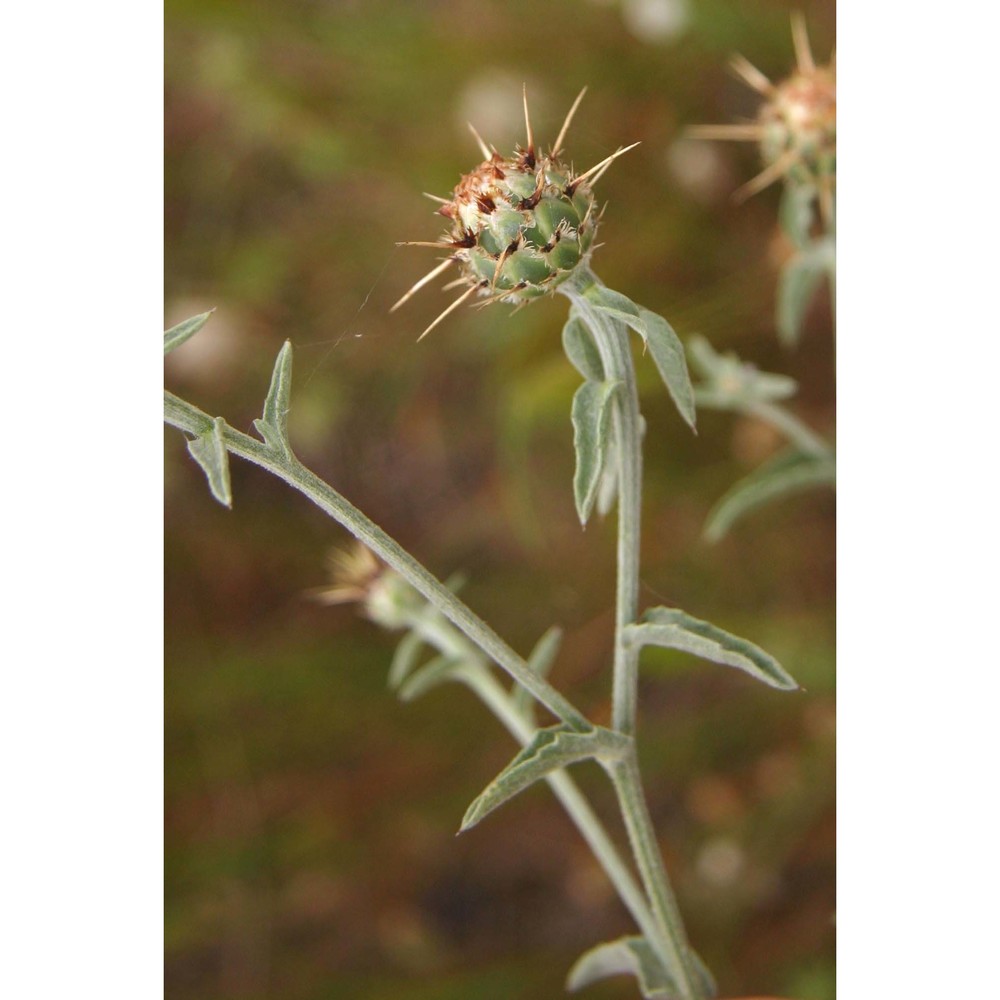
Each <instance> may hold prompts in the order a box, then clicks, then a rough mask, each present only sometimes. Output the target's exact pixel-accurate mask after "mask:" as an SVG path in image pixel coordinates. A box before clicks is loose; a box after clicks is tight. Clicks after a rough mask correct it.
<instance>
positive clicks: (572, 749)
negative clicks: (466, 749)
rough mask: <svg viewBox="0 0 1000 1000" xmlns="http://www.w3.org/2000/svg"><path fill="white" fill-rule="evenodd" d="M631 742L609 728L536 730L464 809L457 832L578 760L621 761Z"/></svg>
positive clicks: (560, 726) (468, 827) (566, 727)
mask: <svg viewBox="0 0 1000 1000" xmlns="http://www.w3.org/2000/svg"><path fill="white" fill-rule="evenodd" d="M630 745H631V741H630V739H629V737H627V736H622V735H621V733H614V732H612V731H611V730H609V729H602V728H596V727H595V728H592V729H590V730H588V731H586V732H579V731H577V730H575V729H570V728H569V727H568V726H566V725H559V726H552V727H550V728H548V729H539V730H538V732H537V733H535V736H534V738H533V739H532V741H531V742H530V743H529V744H528V745H527V746H525V747H524V749H523V750H521V752H520V753H519V754H518V755H517V756H516V757H515V758H514V759H513V760H512V761H511V762H510V763H509V764H508V765H507V767H505V768H504V769H503V771H501V772H500V774H499V775H498V776H497V777H496V778H494V779H493V781H492V782H491V783H490V784H489V785H488V786H487V787H486V789H485V790H484V791H483V792H482V793H481V794H480V795H479V797H478V798H477V799H476V800H475V801H474V802H473V803H472V805H471V806H469V808H468V810H466V813H465V818H464V819H463V820H462V827H461V831H460V832H464V831H465V830H469V829H471V828H472V827H474V826H475V825H476V824H477V823H478V822H479V821H480V820H481V819H483V818H484V817H485V816H488V815H489V814H490V813H491V812H493V810H494V809H496V808H497V807H498V806H501V805H503V803H504V802H506V801H507V800H508V799H511V798H513V797H514V796H515V795H517V793H518V792H521V791H524V789H525V788H527V787H528V786H529V785H533V784H534V783H535V782H536V781H538V780H539V778H544V777H545V776H546V775H549V774H551V773H552V772H553V771H558V770H559V769H560V768H563V767H567V766H568V765H570V764H576V763H578V762H579V761H581V760H591V759H593V760H599V761H602V762H608V763H610V762H612V761H615V760H619V759H621V757H622V755H623V754H624V753H626V751H627V750H628V748H629V746H630Z"/></svg>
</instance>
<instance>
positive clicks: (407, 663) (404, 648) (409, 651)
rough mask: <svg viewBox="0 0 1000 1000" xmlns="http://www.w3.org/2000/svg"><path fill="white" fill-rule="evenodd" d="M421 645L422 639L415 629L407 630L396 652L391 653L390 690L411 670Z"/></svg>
mask: <svg viewBox="0 0 1000 1000" xmlns="http://www.w3.org/2000/svg"><path fill="white" fill-rule="evenodd" d="M423 645H424V641H423V639H422V638H421V637H420V633H419V632H416V631H411V632H407V633H406V635H404V636H403V638H402V639H401V640H400V641H399V645H398V646H397V647H396V652H395V653H393V654H392V663H391V664H390V666H389V688H390V690H393V691H395V690H396V689H397V688H398V687H399V685H400V684H402V683H403V681H405V680H406V678H407V677H408V676H409V675H410V673H411V672H412V671H413V668H414V667H415V666H416V665H417V660H418V659H419V657H420V651H421V649H423Z"/></svg>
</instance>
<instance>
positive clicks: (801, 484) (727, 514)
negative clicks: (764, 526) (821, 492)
mask: <svg viewBox="0 0 1000 1000" xmlns="http://www.w3.org/2000/svg"><path fill="white" fill-rule="evenodd" d="M836 482H837V466H836V463H835V462H834V460H833V458H832V457H830V456H823V455H811V454H807V453H805V452H801V451H799V450H798V449H796V448H791V449H786V450H785V451H782V452H779V453H778V454H777V455H775V456H774V457H773V458H771V459H769V460H768V461H767V462H765V463H764V464H763V465H762V466H760V468H758V469H754V471H753V472H751V473H750V474H749V475H748V476H744V477H743V479H740V480H739V481H738V482H736V483H734V484H733V485H732V486H731V487H730V488H729V489H728V490H727V491H726V493H724V494H723V495H722V497H721V498H720V499H719V501H718V502H717V503H716V504H715V506H714V507H713V508H712V509H711V510H710V511H709V514H708V518H707V519H706V521H705V538H706V539H707V540H708V541H710V542H717V541H719V540H720V539H722V538H724V537H725V535H726V533H727V532H728V531H729V529H730V528H731V527H732V526H733V525H734V524H735V523H736V522H737V521H738V520H739V519H740V518H742V517H743V516H744V515H745V514H748V513H750V512H751V511H753V510H755V509H756V508H758V507H762V506H763V505H765V504H767V503H770V502H771V501H772V500H778V499H781V498H782V497H786V496H791V495H793V494H796V493H801V492H804V491H806V490H811V489H813V488H815V487H817V486H834V485H835V484H836Z"/></svg>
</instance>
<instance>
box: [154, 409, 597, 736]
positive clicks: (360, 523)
mask: <svg viewBox="0 0 1000 1000" xmlns="http://www.w3.org/2000/svg"><path fill="white" fill-rule="evenodd" d="M164 420H165V421H166V422H167V423H168V424H170V425H171V426H173V427H177V428H178V429H180V430H182V431H185V432H187V433H188V434H191V435H193V436H195V437H197V436H198V435H200V434H204V433H205V432H206V431H210V430H211V428H212V425H213V422H212V418H211V417H210V416H209V415H208V414H207V413H204V412H203V411H202V410H199V409H198V408H197V407H196V406H192V405H191V404H190V403H188V402H186V401H185V400H183V399H180V398H179V397H177V396H175V395H173V393H170V392H165V393H164ZM223 443H224V444H225V446H226V449H227V451H229V452H231V453H232V454H234V455H237V456H239V457H240V458H245V459H247V461H250V462H253V463H255V464H256V465H259V466H260V467H261V468H263V469H266V470H267V471H268V472H270V473H272V474H273V475H275V476H277V477H278V478H279V479H283V480H284V481H285V482H286V483H288V484H289V485H290V486H292V487H294V488H295V489H297V490H298V491H299V492H300V493H304V494H305V495H306V496H307V497H308V498H309V499H310V500H312V502H313V503H314V504H316V506H317V507H319V508H320V509H321V510H324V511H326V512H327V513H328V514H329V515H330V516H331V517H332V518H333V519H334V520H335V521H337V522H338V523H339V524H341V525H343V526H344V527H345V528H346V529H347V530H348V531H349V532H351V534H352V535H354V536H355V537H356V538H358V539H359V540H360V541H362V542H364V544H365V545H367V546H368V548H370V549H371V550H372V552H374V553H375V555H377V556H378V557H379V558H380V559H381V560H382V561H383V562H385V563H386V564H387V565H389V566H391V567H392V568H393V569H394V570H396V572H397V573H399V575H400V576H401V577H403V579H405V580H406V581H407V582H408V583H409V584H410V585H411V586H412V587H413V588H414V589H415V590H416V591H417V592H418V593H420V594H421V595H423V597H424V598H425V599H426V600H428V601H429V602H430V603H431V604H433V605H434V606H435V607H436V608H437V609H438V610H439V611H440V612H441V613H442V614H443V615H444V616H445V618H447V619H448V620H449V621H450V622H452V623H453V624H454V625H455V626H456V627H457V628H458V629H459V630H460V631H461V632H463V633H464V634H465V635H467V636H468V637H469V639H470V640H471V641H472V642H473V643H474V644H475V645H476V646H477V647H478V648H479V649H481V650H482V651H483V652H484V653H485V654H486V655H487V656H488V657H489V658H490V659H491V660H492V661H493V662H494V663H496V664H497V666H499V667H500V668H501V669H503V670H505V671H506V672H507V673H508V674H510V676H511V677H512V678H514V680H516V681H517V682H518V683H519V684H520V685H522V686H523V687H525V688H527V689H528V691H530V692H531V693H532V694H533V695H534V696H535V697H536V698H537V699H538V701H539V702H541V703H542V704H543V705H544V706H545V707H546V708H547V709H548V710H549V711H550V712H552V714H553V715H555V716H556V717H557V718H558V719H561V720H562V721H563V722H565V723H566V724H567V725H570V726H572V727H573V728H575V729H579V730H581V731H584V730H587V729H589V728H590V723H589V722H588V721H587V719H586V718H585V717H584V716H583V715H581V714H580V712H579V711H578V710H577V709H576V708H575V707H574V706H573V705H572V704H570V702H569V701H568V700H567V699H566V698H564V697H563V696H562V695H561V694H560V693H559V692H558V691H557V690H556V689H555V688H554V687H552V685H551V684H549V683H548V682H547V681H546V680H545V679H544V678H542V677H539V676H538V674H536V673H535V671H533V670H532V669H531V668H530V667H528V665H527V664H526V663H525V662H524V659H523V658H522V657H520V656H518V654H517V653H515V652H514V650H513V649H511V648H510V646H508V645H507V643H505V642H504V641H503V640H502V639H501V638H500V636H498V635H497V634H496V632H494V631H493V629H491V628H490V627H489V625H487V624H486V622H484V621H483V620H482V619H481V618H479V617H478V616H477V615H476V614H475V613H473V612H472V611H471V610H470V609H469V608H468V607H467V606H466V605H465V604H464V603H463V602H462V601H460V600H459V599H458V598H457V597H456V596H455V595H454V594H453V593H452V592H451V591H450V590H448V588H447V587H446V586H445V585H444V584H443V583H441V581H440V580H438V579H437V578H436V577H434V576H433V575H432V574H431V573H429V572H428V571H427V570H426V569H425V568H424V567H423V566H422V565H421V564H420V563H418V562H417V561H416V560H415V559H414V558H413V557H412V556H411V555H410V554H409V553H408V552H407V551H406V550H405V549H404V548H402V546H400V545H399V543H398V542H396V541H395V540H394V539H393V538H390V537H389V535H387V534H386V533H385V532H384V531H383V530H382V529H381V528H380V527H379V526H378V525H377V524H375V522H374V521H372V520H370V519H369V518H368V517H366V516H365V515H364V514H362V513H361V511H360V510H358V509H357V507H355V506H354V505H353V504H351V503H349V502H348V501H347V500H345V499H344V497H342V496H341V495H340V494H339V493H338V492H337V491H336V490H335V489H333V487H332V486H329V485H328V484H327V483H325V482H324V481H323V480H322V479H320V478H319V476H317V475H315V473H313V472H310V471H309V469H307V468H306V467H305V466H304V465H303V464H302V463H301V462H300V461H299V460H298V459H297V458H295V456H294V455H285V454H282V453H280V452H278V451H276V450H275V449H272V448H270V447H269V446H268V445H266V444H264V443H263V442H261V441H258V440H257V439H256V438H252V437H250V436H249V435H248V434H243V433H241V432H240V431H237V430H235V429H233V428H232V427H230V426H228V425H226V426H225V427H224V429H223Z"/></svg>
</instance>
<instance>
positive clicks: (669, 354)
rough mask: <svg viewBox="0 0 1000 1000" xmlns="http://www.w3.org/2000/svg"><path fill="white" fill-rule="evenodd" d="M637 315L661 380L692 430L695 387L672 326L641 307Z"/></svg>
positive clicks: (681, 346) (682, 347)
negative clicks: (692, 384)
mask: <svg viewBox="0 0 1000 1000" xmlns="http://www.w3.org/2000/svg"><path fill="white" fill-rule="evenodd" d="M639 318H640V320H641V321H642V325H643V327H644V329H645V331H646V343H647V345H648V346H649V353H650V354H652V356H653V363H654V364H655V365H656V368H657V370H658V371H659V373H660V378H662V379H663V382H664V384H665V385H666V387H667V391H668V392H669V393H670V398H671V399H672V400H673V401H674V405H675V406H676V407H677V411H678V412H679V413H680V415H681V416H682V417H683V418H684V421H685V423H687V425H688V426H689V427H690V428H691V430H694V429H695V420H696V419H697V418H696V416H695V409H694V389H692V388H691V377H690V375H688V368H687V360H686V358H685V356H684V345H683V344H682V343H681V341H680V338H679V337H678V336H677V334H676V333H674V328H673V327H672V326H671V325H670V324H669V323H668V322H667V321H666V320H665V319H664V318H663V317H662V316H658V315H657V314H656V313H654V312H650V311H649V310H648V309H641V308H640V310H639Z"/></svg>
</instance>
